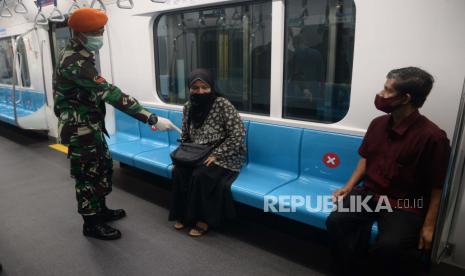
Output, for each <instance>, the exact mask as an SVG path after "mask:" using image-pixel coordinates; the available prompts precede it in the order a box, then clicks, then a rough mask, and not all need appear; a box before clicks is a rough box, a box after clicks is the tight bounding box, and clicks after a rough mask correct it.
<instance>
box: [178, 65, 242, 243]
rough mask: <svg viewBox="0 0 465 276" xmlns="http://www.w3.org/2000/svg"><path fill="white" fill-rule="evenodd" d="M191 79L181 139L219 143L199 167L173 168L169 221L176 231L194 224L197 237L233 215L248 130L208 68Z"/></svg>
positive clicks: (200, 142) (193, 228)
mask: <svg viewBox="0 0 465 276" xmlns="http://www.w3.org/2000/svg"><path fill="white" fill-rule="evenodd" d="M188 81H189V83H188V86H189V92H190V96H189V101H188V102H187V103H186V104H185V105H184V109H183V118H182V134H181V140H182V142H187V141H189V142H192V143H196V144H210V145H214V146H215V147H214V149H213V151H212V152H211V154H210V155H209V157H208V158H207V159H206V160H205V162H204V163H203V165H201V166H199V167H195V168H187V167H182V166H179V165H176V166H175V167H174V169H173V196H172V202H171V208H170V214H169V220H176V223H175V225H174V227H175V228H176V229H178V230H180V229H182V228H184V226H185V225H189V226H191V227H192V229H191V230H190V231H189V235H191V236H194V237H197V236H202V235H203V234H205V233H206V232H207V230H208V229H209V227H218V226H220V224H221V222H222V221H223V220H225V219H227V218H232V217H234V215H235V212H234V202H233V199H232V194H231V185H232V182H233V181H234V180H235V179H236V177H237V176H238V174H239V170H240V168H241V166H242V165H243V163H244V160H245V153H246V148H245V144H244V142H245V128H244V125H243V123H242V121H241V118H240V116H239V113H238V112H237V110H236V109H235V107H234V106H233V105H232V104H231V103H230V102H229V101H228V100H227V99H225V98H224V97H222V96H221V95H219V94H218V91H217V90H216V89H215V83H214V81H213V77H212V74H211V72H210V71H208V70H206V69H195V70H193V71H192V72H191V73H190V74H189V80H188Z"/></svg>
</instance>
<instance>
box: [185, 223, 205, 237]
mask: <svg viewBox="0 0 465 276" xmlns="http://www.w3.org/2000/svg"><path fill="white" fill-rule="evenodd" d="M207 232H208V226H207V227H205V228H204V227H200V226H199V224H196V225H195V226H194V227H193V228H192V229H191V230H190V231H189V236H191V237H201V236H203V235H205V234H206V233H207Z"/></svg>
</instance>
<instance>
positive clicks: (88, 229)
mask: <svg viewBox="0 0 465 276" xmlns="http://www.w3.org/2000/svg"><path fill="white" fill-rule="evenodd" d="M82 217H83V218H84V226H83V229H82V233H83V234H84V236H88V237H93V238H96V239H99V240H116V239H119V238H121V232H120V231H119V230H118V229H115V228H113V227H111V226H109V225H107V224H105V222H104V221H103V219H102V218H101V217H100V215H91V216H82Z"/></svg>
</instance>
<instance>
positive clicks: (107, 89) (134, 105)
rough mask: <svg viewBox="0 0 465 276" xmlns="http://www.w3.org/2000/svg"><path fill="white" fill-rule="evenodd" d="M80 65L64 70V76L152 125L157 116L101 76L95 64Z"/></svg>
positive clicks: (84, 63)
mask: <svg viewBox="0 0 465 276" xmlns="http://www.w3.org/2000/svg"><path fill="white" fill-rule="evenodd" d="M78 63H81V64H77V63H76V64H73V65H71V66H68V68H66V69H65V70H63V71H62V74H63V76H64V77H65V78H67V79H70V80H72V81H74V82H75V83H76V84H77V85H78V86H80V87H82V88H84V89H86V90H88V91H90V93H93V94H95V97H99V98H101V99H102V100H103V101H105V102H106V103H108V104H110V105H112V106H114V107H115V108H117V109H119V110H121V111H122V112H124V113H127V114H128V115H130V116H132V117H134V118H135V119H137V120H139V121H142V122H144V123H150V121H149V118H150V117H151V116H152V115H153V116H152V120H151V121H152V122H153V121H154V120H153V117H155V118H156V115H155V114H152V113H151V112H149V111H148V110H146V109H145V108H144V107H143V106H142V105H140V104H139V102H138V101H137V100H136V99H135V98H133V97H131V96H129V95H127V94H125V93H123V92H122V91H121V89H119V88H118V87H117V86H115V85H112V84H111V83H109V82H107V81H106V80H105V79H104V78H103V77H101V76H99V75H98V72H97V70H96V69H95V67H94V64H92V63H91V62H89V61H84V62H82V61H80V62H78ZM155 123H156V120H155Z"/></svg>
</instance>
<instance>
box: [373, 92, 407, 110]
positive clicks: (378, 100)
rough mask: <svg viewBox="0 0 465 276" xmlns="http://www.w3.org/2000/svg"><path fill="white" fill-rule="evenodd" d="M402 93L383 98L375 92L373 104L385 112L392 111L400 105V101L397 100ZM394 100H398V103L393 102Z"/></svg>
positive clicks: (400, 97) (401, 96)
mask: <svg viewBox="0 0 465 276" xmlns="http://www.w3.org/2000/svg"><path fill="white" fill-rule="evenodd" d="M403 97H404V95H397V96H394V97H391V98H383V97H381V96H380V95H378V94H376V97H375V106H376V108H377V109H378V110H380V111H383V112H386V113H392V112H393V111H394V110H396V109H397V108H399V107H400V106H402V103H401V102H399V101H400V100H401V99H402V98H403ZM396 102H399V103H398V104H395V103H396Z"/></svg>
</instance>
